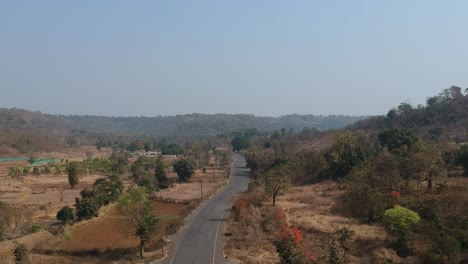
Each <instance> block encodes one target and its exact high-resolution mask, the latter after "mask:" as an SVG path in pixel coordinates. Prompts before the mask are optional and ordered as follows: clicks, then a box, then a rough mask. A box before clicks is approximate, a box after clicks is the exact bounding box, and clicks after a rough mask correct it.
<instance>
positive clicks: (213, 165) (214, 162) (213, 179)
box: [213, 156, 216, 182]
mask: <svg viewBox="0 0 468 264" xmlns="http://www.w3.org/2000/svg"><path fill="white" fill-rule="evenodd" d="M215 164H216V156H215V161H214V162H213V182H214V181H215V172H214V170H215Z"/></svg>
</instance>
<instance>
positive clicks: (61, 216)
mask: <svg viewBox="0 0 468 264" xmlns="http://www.w3.org/2000/svg"><path fill="white" fill-rule="evenodd" d="M57 220H59V221H61V222H62V223H63V224H71V223H73V221H75V214H74V213H73V209H72V208H70V207H68V206H64V207H62V209H60V211H58V212H57Z"/></svg>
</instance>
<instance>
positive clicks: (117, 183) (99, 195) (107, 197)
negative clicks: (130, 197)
mask: <svg viewBox="0 0 468 264" xmlns="http://www.w3.org/2000/svg"><path fill="white" fill-rule="evenodd" d="M122 192H123V183H122V180H121V179H120V177H119V176H117V175H113V176H110V177H108V178H100V179H97V180H96V181H95V182H94V184H93V195H94V196H95V197H96V199H97V200H98V201H99V203H100V204H101V206H102V205H108V204H109V203H111V202H115V201H117V199H119V197H120V195H122Z"/></svg>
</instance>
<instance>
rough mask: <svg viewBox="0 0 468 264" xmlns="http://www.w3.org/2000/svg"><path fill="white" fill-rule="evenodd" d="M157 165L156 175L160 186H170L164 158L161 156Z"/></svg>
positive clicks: (162, 187)
mask: <svg viewBox="0 0 468 264" xmlns="http://www.w3.org/2000/svg"><path fill="white" fill-rule="evenodd" d="M155 165H156V168H155V169H154V177H155V178H156V180H157V181H158V187H159V188H161V189H164V188H167V187H169V179H168V178H167V174H166V169H165V168H164V162H163V158H162V157H159V158H158V159H157V160H156V164H155Z"/></svg>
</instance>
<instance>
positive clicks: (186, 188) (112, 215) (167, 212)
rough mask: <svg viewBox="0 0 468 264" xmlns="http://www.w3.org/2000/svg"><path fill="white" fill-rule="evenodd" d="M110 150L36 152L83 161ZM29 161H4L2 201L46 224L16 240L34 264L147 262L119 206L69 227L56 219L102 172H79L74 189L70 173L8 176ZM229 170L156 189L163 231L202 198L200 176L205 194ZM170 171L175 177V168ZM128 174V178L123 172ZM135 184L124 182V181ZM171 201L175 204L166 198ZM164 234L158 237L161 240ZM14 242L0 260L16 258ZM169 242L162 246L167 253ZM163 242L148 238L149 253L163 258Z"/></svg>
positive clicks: (0, 247) (1, 248) (0, 251)
mask: <svg viewBox="0 0 468 264" xmlns="http://www.w3.org/2000/svg"><path fill="white" fill-rule="evenodd" d="M110 153H111V151H108V150H107V151H101V152H99V151H97V150H95V148H94V147H84V148H79V149H76V150H67V151H63V152H51V153H38V154H37V155H35V156H36V157H41V158H60V159H62V158H63V159H68V160H83V159H85V158H87V157H89V156H92V157H100V156H109V155H110ZM175 159H177V158H172V157H171V158H167V159H165V160H164V162H165V163H166V164H170V163H171V162H172V161H174V160H175ZM28 165H29V164H28V162H27V161H19V162H0V201H2V202H7V203H13V204H22V205H26V206H27V207H28V208H30V209H31V210H33V212H34V213H33V219H32V222H33V223H38V224H40V225H42V226H43V227H44V228H45V230H49V231H50V232H53V233H54V234H55V233H57V235H53V234H51V233H49V232H48V231H41V232H39V233H34V234H28V235H25V234H26V233H28V232H30V230H23V231H24V232H18V233H17V235H16V236H15V237H16V240H17V241H19V242H20V243H21V244H24V245H25V246H26V247H27V248H28V249H29V250H30V257H31V259H32V260H33V261H32V262H31V263H39V264H42V263H44V264H54V263H116V264H117V263H119V264H123V263H145V261H144V260H141V259H139V258H138V257H137V254H138V250H137V248H138V246H139V239H138V237H136V236H135V230H134V229H133V227H132V226H131V223H130V222H129V221H128V220H127V219H125V217H123V216H121V215H119V214H118V212H117V211H116V209H115V205H109V206H105V207H103V208H101V209H100V211H99V217H97V218H94V219H91V220H88V221H82V222H79V223H77V224H75V225H73V226H72V227H71V228H69V229H67V230H66V231H60V230H61V224H59V223H58V221H57V220H56V213H57V211H58V210H60V208H61V207H63V206H65V205H68V206H73V204H74V201H75V198H76V197H80V195H79V193H80V191H81V190H82V189H84V188H87V187H90V186H91V185H92V184H93V183H94V182H95V181H96V179H98V178H100V177H103V176H101V175H80V183H79V184H78V185H77V186H75V188H74V189H70V186H69V184H68V177H67V175H66V173H64V172H63V173H62V174H60V175H55V174H54V171H53V170H52V173H50V174H41V175H39V176H34V175H32V174H31V173H29V174H27V175H21V176H18V177H16V178H13V177H11V176H8V175H7V174H8V169H9V168H10V167H17V166H19V167H26V166H28ZM226 175H227V173H226V170H225V169H218V170H215V181H213V180H212V179H213V178H212V177H213V174H212V171H211V170H209V171H208V172H206V173H202V171H201V170H200V171H197V172H196V174H195V175H194V177H193V178H192V179H191V180H190V181H189V182H187V183H175V184H174V185H173V186H172V188H168V189H166V190H162V191H161V192H156V193H155V195H153V197H154V198H157V199H156V200H155V201H153V203H152V206H153V210H154V212H155V213H156V214H157V215H162V216H165V217H168V218H170V219H171V220H164V221H163V222H162V223H163V224H162V227H163V235H164V236H167V235H169V234H172V233H174V232H177V230H178V228H179V227H180V225H181V224H182V223H183V219H184V218H185V216H186V215H187V214H188V213H189V212H190V211H191V210H192V209H193V208H194V206H195V205H196V204H197V203H198V202H199V201H200V183H199V181H200V180H203V194H204V198H207V197H209V196H211V195H212V194H214V193H215V192H216V191H217V190H219V189H220V188H221V187H222V186H223V185H224V184H225V183H226V182H227V178H226ZM169 176H170V177H172V178H176V175H175V173H174V172H169ZM124 178H125V177H124ZM131 184H132V183H131V182H130V181H129V180H126V181H125V182H124V185H125V186H129V185H131ZM161 200H164V201H170V202H172V203H167V202H162V201H161ZM159 240H160V236H157V237H155V239H154V241H159ZM14 247H15V246H14V244H13V243H12V242H10V241H4V242H0V255H2V256H5V257H4V258H0V264H3V263H14V260H13V255H12V250H13V249H14ZM168 247H170V245H166V246H165V247H164V248H165V250H166V252H167V250H168ZM158 248H160V245H157V244H155V242H154V243H150V244H148V245H147V248H146V251H147V253H146V254H145V255H146V256H148V257H151V258H152V259H154V258H158V257H162V253H161V250H160V249H159V250H157V249H158Z"/></svg>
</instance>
